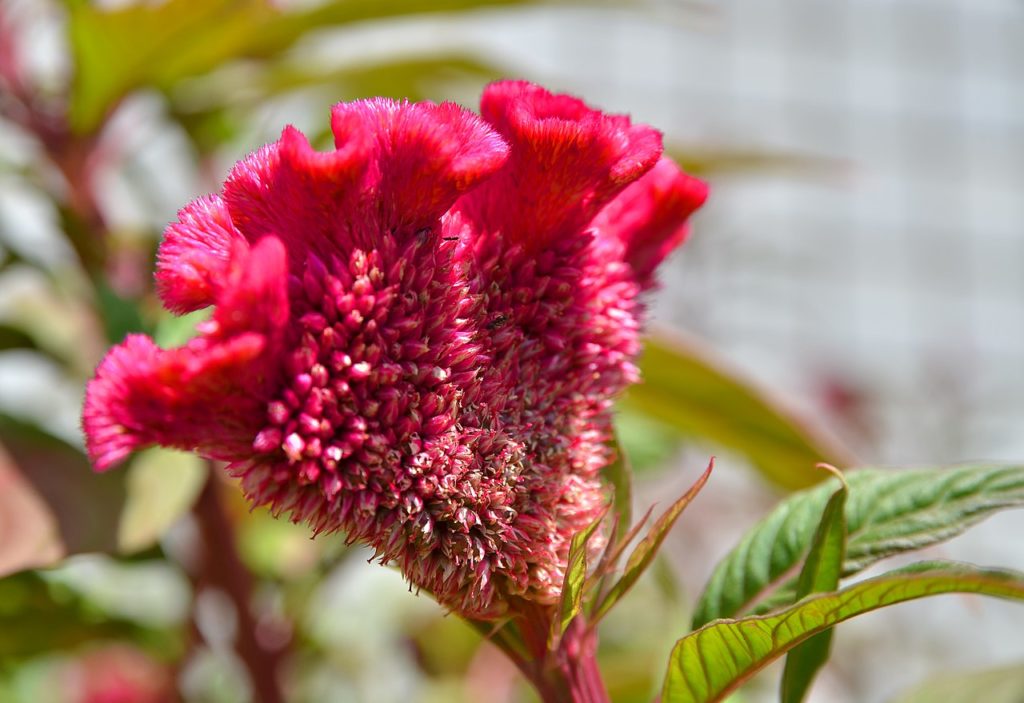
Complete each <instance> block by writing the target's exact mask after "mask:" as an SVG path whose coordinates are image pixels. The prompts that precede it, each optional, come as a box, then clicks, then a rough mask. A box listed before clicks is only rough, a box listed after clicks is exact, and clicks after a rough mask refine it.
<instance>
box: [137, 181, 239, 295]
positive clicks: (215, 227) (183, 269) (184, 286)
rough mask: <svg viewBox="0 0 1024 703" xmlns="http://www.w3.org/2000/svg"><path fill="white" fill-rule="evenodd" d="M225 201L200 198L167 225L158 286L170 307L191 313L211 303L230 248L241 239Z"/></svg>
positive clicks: (157, 279)
mask: <svg viewBox="0 0 1024 703" xmlns="http://www.w3.org/2000/svg"><path fill="white" fill-rule="evenodd" d="M241 238H242V237H241V235H240V234H239V233H238V230H236V229H235V226H234V224H233V223H232V222H231V216H230V215H229V214H228V211H227V208H225V207H224V203H223V201H222V200H221V199H220V198H219V197H217V196H216V195H210V196H205V197H202V198H197V199H196V200H193V201H192V202H191V203H189V204H188V205H186V206H185V207H184V208H182V209H181V210H180V211H179V212H178V219H177V221H176V222H173V223H171V224H170V225H168V227H167V229H166V230H165V231H164V238H163V241H162V242H161V243H160V250H159V251H158V253H157V263H156V287H157V292H158V293H159V295H160V299H161V300H163V302H164V305H166V306H167V308H168V309H169V310H172V311H173V312H176V313H186V312H192V311H193V310H199V309H200V308H204V307H207V306H208V305H211V304H212V303H213V301H214V299H215V297H216V295H217V292H218V291H219V290H220V287H221V285H222V280H221V279H222V277H223V275H224V273H225V272H226V270H227V267H228V260H229V259H230V257H231V250H232V248H233V247H234V246H235V244H236V243H237V242H238V241H239V240H240V239H241Z"/></svg>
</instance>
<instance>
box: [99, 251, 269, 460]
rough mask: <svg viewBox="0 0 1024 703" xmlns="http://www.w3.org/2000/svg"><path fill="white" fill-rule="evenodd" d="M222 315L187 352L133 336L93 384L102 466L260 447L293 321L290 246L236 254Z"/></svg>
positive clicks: (232, 454) (237, 453)
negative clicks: (166, 451)
mask: <svg viewBox="0 0 1024 703" xmlns="http://www.w3.org/2000/svg"><path fill="white" fill-rule="evenodd" d="M230 268H231V272H230V274H229V276H228V279H229V280H228V281H227V282H226V285H225V287H224V289H223V291H222V292H221V295H220V299H219V300H218V303H219V305H218V308H217V311H216V314H215V316H214V318H213V320H212V321H211V323H209V324H207V325H206V326H205V329H204V333H203V334H202V335H201V336H199V337H197V338H196V339H193V340H192V341H191V342H189V343H188V344H187V345H185V346H184V347H180V348H178V349H167V350H165V349H160V348H159V347H157V346H156V345H155V344H154V343H153V341H152V340H151V339H149V338H148V337H145V336H143V335H129V337H128V338H127V339H125V341H124V342H123V343H122V344H120V345H118V346H116V347H114V348H113V349H112V350H111V351H110V353H109V354H108V355H107V357H106V358H105V359H104V360H103V361H102V363H100V365H99V368H98V369H97V370H96V376H95V377H94V378H93V379H92V381H90V382H89V385H88V386H87V387H86V396H85V406H84V410H83V426H84V430H85V436H86V448H87V449H88V452H89V456H90V458H91V459H92V460H93V463H94V464H95V465H96V467H97V468H98V469H100V470H105V469H109V468H111V467H113V466H115V465H116V464H118V463H120V462H121V461H123V460H124V459H125V458H126V457H127V456H128V455H129V454H130V453H131V452H133V451H135V450H138V449H141V448H143V447H146V446H149V445H153V444H159V445H162V446H166V447H175V448H179V449H186V450H198V451H200V452H201V453H203V454H204V455H206V456H208V457H211V458H216V459H224V460H231V459H237V458H238V457H241V456H245V455H246V454H248V453H251V451H252V439H253V437H254V436H255V434H256V432H257V431H258V430H259V427H260V425H261V423H262V422H263V418H264V416H265V412H266V394H267V392H268V389H269V388H271V387H273V386H274V385H275V382H276V376H277V373H278V370H277V368H276V367H277V359H276V355H277V354H279V353H280V351H279V350H280V347H281V343H282V335H283V327H284V324H285V322H286V320H287V317H288V301H287V297H286V271H285V260H284V249H283V247H282V246H281V244H280V242H278V241H277V240H275V239H270V238H268V239H266V240H264V241H262V242H260V243H259V244H257V245H256V246H255V247H254V248H253V249H252V251H251V252H250V251H246V250H245V249H241V250H237V249H236V253H235V255H234V256H233V257H232V261H231V264H230Z"/></svg>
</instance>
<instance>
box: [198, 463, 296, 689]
mask: <svg viewBox="0 0 1024 703" xmlns="http://www.w3.org/2000/svg"><path fill="white" fill-rule="evenodd" d="M220 490H221V487H220V482H219V481H218V479H217V477H216V474H215V473H214V471H211V472H210V477H209V479H207V481H206V485H205V486H204V487H203V491H202V493H201V494H200V495H199V500H198V501H197V502H196V505H195V507H194V508H193V514H194V515H195V517H196V520H197V522H198V523H199V532H200V537H201V539H202V549H203V554H202V557H201V560H200V568H199V578H198V579H197V581H198V583H197V593H198V588H200V587H202V586H206V587H210V588H217V589H220V590H221V591H223V592H224V593H226V594H227V595H228V596H229V597H230V599H231V602H232V603H233V604H234V605H235V609H236V611H237V614H238V635H237V639H236V641H235V650H236V651H237V653H238V656H239V658H240V659H241V660H242V662H243V663H244V664H245V668H246V669H247V670H248V672H249V678H250V680H251V681H252V687H253V695H254V700H255V701H256V703H284V695H283V694H282V693H281V685H280V683H279V681H278V670H279V668H280V662H281V658H282V655H283V652H282V651H281V650H270V649H268V648H266V647H264V646H263V645H261V644H260V641H259V639H258V637H257V635H256V632H257V622H256V618H255V616H254V615H253V611H252V593H253V578H252V574H251V573H250V572H249V570H248V569H247V568H246V566H245V564H243V563H242V560H241V558H240V557H239V555H238V549H237V547H236V545H235V536H234V530H233V528H232V525H231V521H230V520H229V519H228V517H227V515H226V514H225V512H224V508H223V506H222V505H221V500H220V497H219V495H218V493H219V492H220Z"/></svg>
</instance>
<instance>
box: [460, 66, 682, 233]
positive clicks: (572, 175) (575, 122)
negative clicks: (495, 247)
mask: <svg viewBox="0 0 1024 703" xmlns="http://www.w3.org/2000/svg"><path fill="white" fill-rule="evenodd" d="M480 111H481V114H482V115H483V117H484V118H485V119H486V120H487V121H488V122H490V123H491V124H492V125H494V127H495V128H496V129H497V130H498V132H499V133H501V135H502V136H504V137H505V139H506V140H507V141H508V142H509V144H510V146H511V157H510V158H509V161H508V163H507V164H506V165H505V167H504V168H503V169H501V171H499V172H498V173H497V174H496V176H495V177H494V178H492V179H490V180H488V182H487V184H486V185H485V186H483V187H481V188H480V189H478V190H476V191H474V192H473V193H471V194H470V195H469V196H467V197H465V198H463V200H462V201H461V206H462V208H461V209H463V210H464V211H465V212H466V213H468V214H469V216H470V217H471V218H472V219H474V220H475V221H476V222H477V223H479V225H480V226H481V227H483V228H485V229H486V230H489V231H498V230H500V231H501V232H502V233H503V235H504V236H505V237H508V238H509V239H511V240H512V241H516V242H522V243H523V244H524V245H525V246H527V247H528V248H530V249H533V250H536V249H540V248H543V247H544V246H545V245H547V244H548V243H550V242H551V241H553V240H555V239H557V238H559V237H563V236H571V235H572V234H577V233H579V231H580V229H581V227H583V226H584V225H585V224H586V223H587V222H589V221H590V220H591V219H592V218H593V217H594V215H595V214H596V213H597V211H598V210H600V209H601V207H602V206H604V204H605V203H607V202H608V201H609V200H610V199H611V198H613V197H614V196H615V195H616V194H617V193H618V192H619V191H621V190H622V189H623V188H625V187H626V186H627V185H628V184H629V183H631V182H632V181H634V180H636V179H637V178H639V177H640V176H641V175H643V174H644V173H645V172H646V171H647V170H649V169H650V168H651V167H652V166H654V164H655V162H656V161H657V160H658V157H659V156H660V155H661V151H662V146H661V135H660V134H659V133H658V132H657V131H656V130H654V129H652V128H650V127H647V126H645V125H633V124H632V123H631V122H630V120H629V118H628V117H626V116H623V115H606V114H604V113H602V112H599V111H597V110H594V109H592V108H590V107H589V106H587V104H586V103H584V102H583V101H581V100H579V99H577V98H574V97H571V96H568V95H556V94H552V93H550V92H548V91H546V90H544V89H543V88H541V87H539V86H536V85H533V84H531V83H526V82H523V81H503V82H499V83H493V84H491V85H490V86H488V87H487V89H486V90H485V91H484V95H483V98H482V99H481V104H480Z"/></svg>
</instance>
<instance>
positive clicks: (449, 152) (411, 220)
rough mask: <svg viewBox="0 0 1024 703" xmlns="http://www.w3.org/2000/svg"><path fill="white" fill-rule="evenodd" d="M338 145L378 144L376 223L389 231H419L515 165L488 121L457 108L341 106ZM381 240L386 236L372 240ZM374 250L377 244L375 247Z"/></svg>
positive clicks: (375, 102) (373, 189) (336, 119)
mask: <svg viewBox="0 0 1024 703" xmlns="http://www.w3.org/2000/svg"><path fill="white" fill-rule="evenodd" d="M331 128H332V129H333V131H334V134H335V139H336V140H337V142H338V143H343V142H344V140H345V139H346V138H347V137H348V135H350V134H352V133H353V132H359V131H363V132H366V133H368V134H372V135H374V137H375V140H376V142H375V148H374V149H373V161H374V164H373V167H372V179H373V180H372V183H371V184H368V185H369V187H368V188H367V190H368V191H369V192H370V193H371V194H372V196H373V201H372V203H371V205H372V207H373V208H374V209H378V208H379V210H378V211H379V215H376V213H374V212H370V213H368V214H369V215H370V220H371V221H373V220H377V219H378V217H379V221H377V222H376V223H375V224H377V225H378V226H379V227H380V228H381V229H382V230H384V231H390V232H395V231H402V230H405V231H407V232H412V231H415V230H416V229H418V228H420V227H423V226H428V225H430V224H431V222H432V221H436V220H437V218H439V217H440V216H441V215H442V214H443V213H444V211H445V210H447V209H448V208H449V207H451V205H452V203H453V202H455V199H456V198H457V197H458V196H459V195H460V194H461V193H463V192H465V191H466V190H468V189H470V188H472V187H473V186H475V185H476V184H477V183H479V182H480V181H481V180H483V179H484V178H486V177H487V176H489V175H491V173H493V172H494V171H495V170H496V169H498V168H499V167H500V166H501V165H502V164H503V163H504V162H505V160H506V159H507V158H508V146H506V144H505V142H504V141H503V140H502V138H501V137H500V136H498V134H497V133H495V132H494V131H493V130H492V129H491V128H490V127H489V126H488V125H487V123H486V122H484V121H483V120H482V119H480V117H478V116H477V115H474V114H473V113H472V112H469V111H468V110H466V109H465V108H462V107H460V106H458V105H456V104H454V103H442V104H440V105H435V104H433V103H409V102H408V101H404V102H398V101H395V100H388V99H386V98H374V99H372V100H357V101H355V102H351V103H339V104H338V105H335V106H334V109H333V110H332V111H331ZM372 234H379V233H371V236H372ZM371 243H372V240H371Z"/></svg>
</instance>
